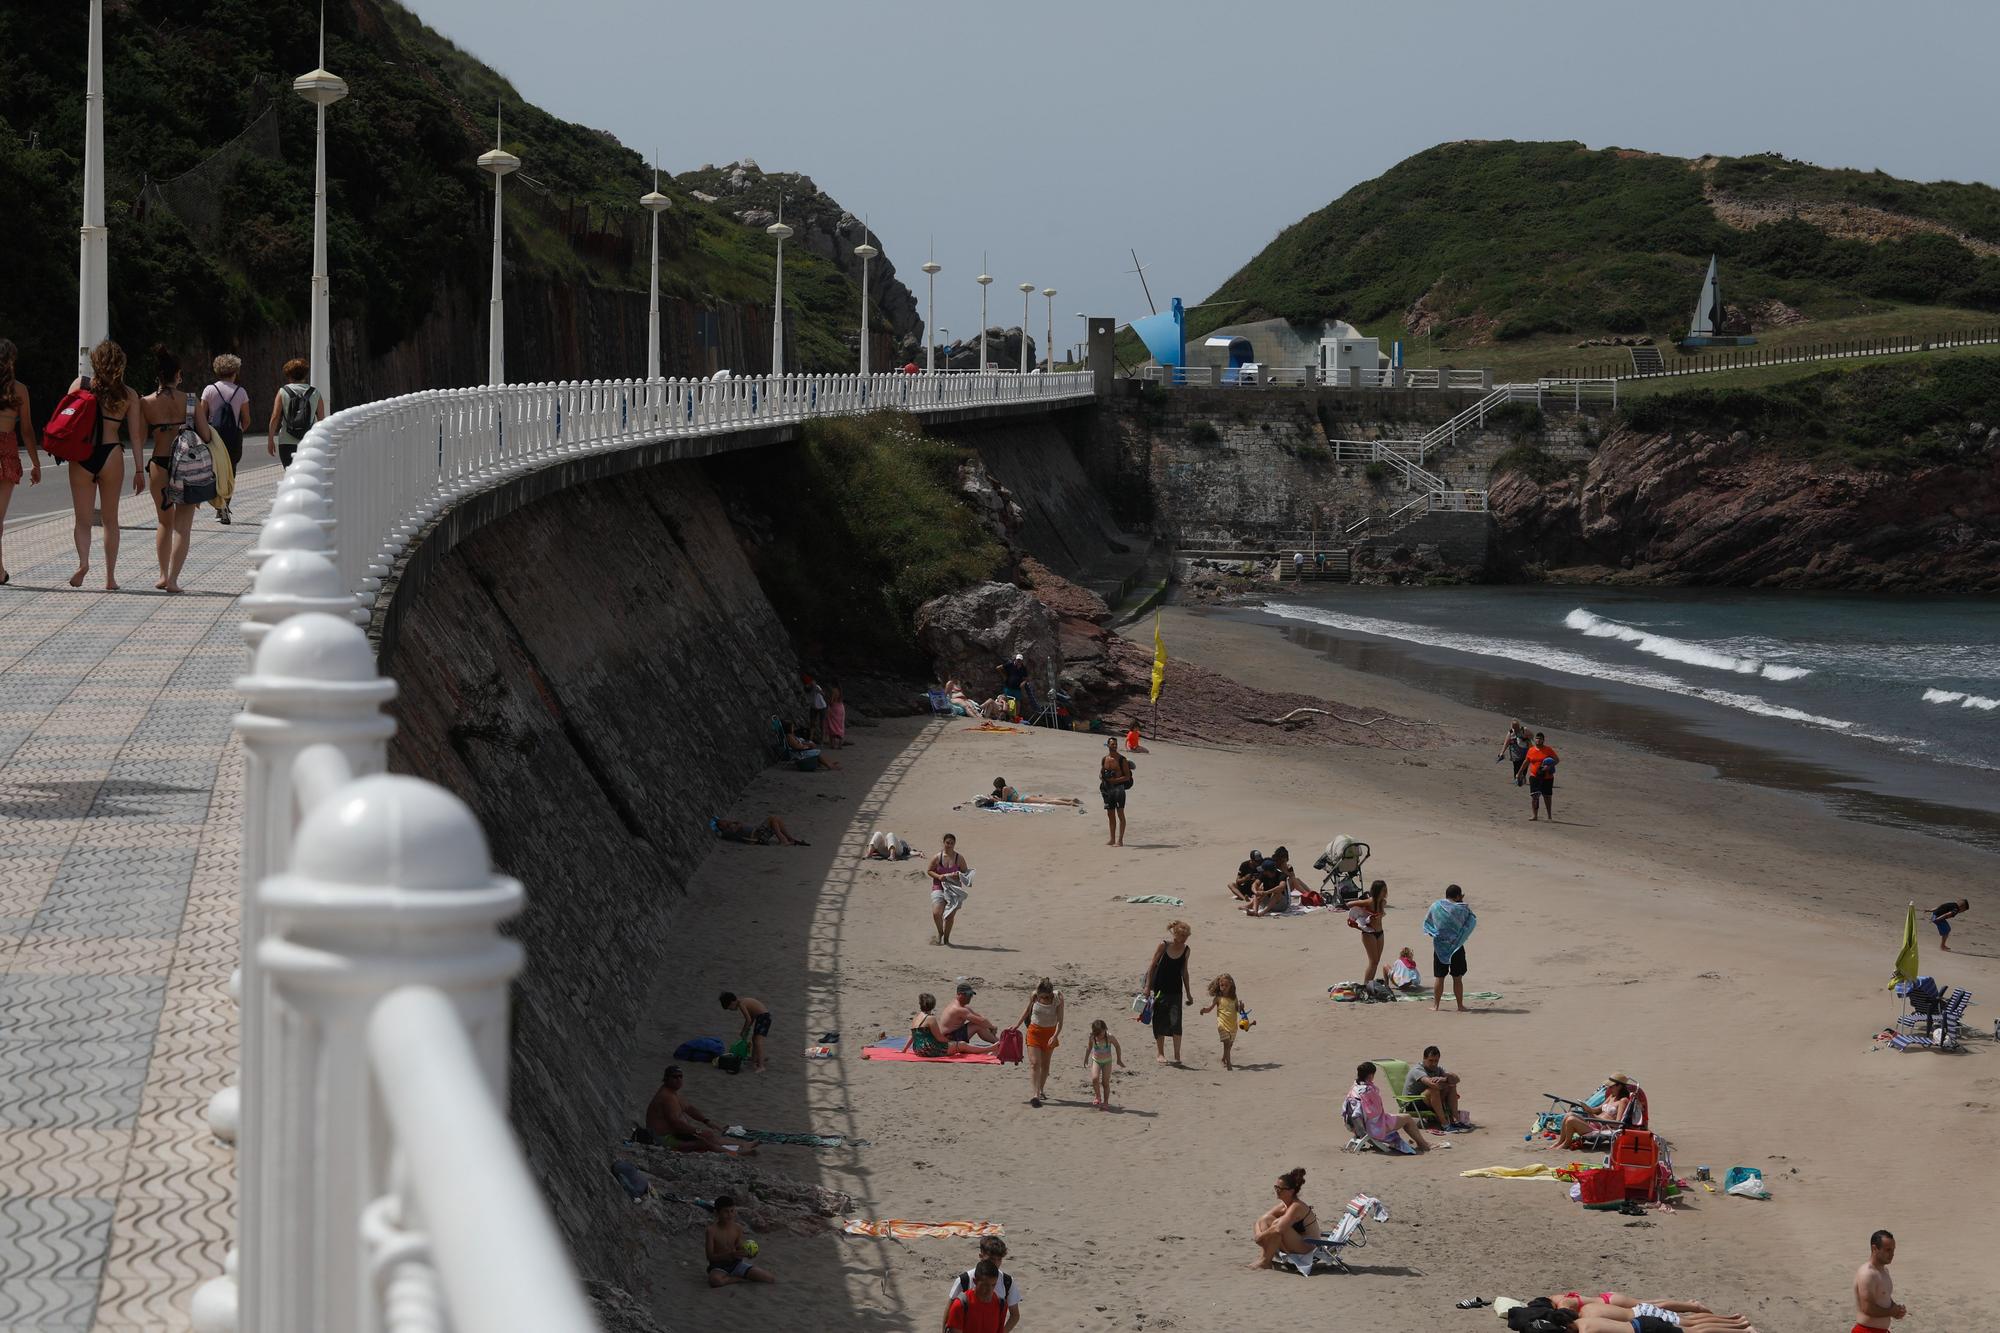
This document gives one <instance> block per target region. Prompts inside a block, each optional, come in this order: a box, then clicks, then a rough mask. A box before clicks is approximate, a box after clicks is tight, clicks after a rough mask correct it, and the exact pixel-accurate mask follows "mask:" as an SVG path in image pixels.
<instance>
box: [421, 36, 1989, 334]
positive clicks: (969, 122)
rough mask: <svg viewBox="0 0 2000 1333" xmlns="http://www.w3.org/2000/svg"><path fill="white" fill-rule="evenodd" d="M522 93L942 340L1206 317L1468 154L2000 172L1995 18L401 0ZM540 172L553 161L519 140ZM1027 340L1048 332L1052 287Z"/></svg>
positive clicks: (1946, 174) (1959, 175)
mask: <svg viewBox="0 0 2000 1333" xmlns="http://www.w3.org/2000/svg"><path fill="white" fill-rule="evenodd" d="M405 2H406V3H408V4H410V5H411V7H412V8H414V9H415V10H416V12H417V13H418V14H420V15H421V16H422V17H423V18H424V20H425V21H426V22H428V23H429V24H430V25H431V26H432V27H434V28H436V29H438V30H439V31H441V32H443V33H444V34H445V35H447V36H449V37H450V38H451V39H452V40H453V41H455V42H456V43H457V44H458V45H459V46H461V47H462V48H464V49H466V50H468V51H470V52H472V53H473V54H475V55H477V56H479V57H480V58H481V59H483V60H484V61H486V62H487V63H488V64H490V65H493V66H494V67H496V68H497V69H499V70H500V71H501V72H502V73H504V74H505V75H507V77H508V78H510V79H511V80H513V82H514V85H515V87H516V88H518V89H519V90H520V91H521V93H522V95H523V96H525V97H527V98H529V99H530V100H532V101H534V102H537V103H539V104H540V105H542V106H543V107H545V108H547V109H548V110H549V111H551V112H554V113H555V114H557V115H560V116H563V117H565V118H567V119H570V120H575V121H581V122H583V123H584V124H588V125H593V126H597V127H599V128H602V129H607V130H610V131H611V132H612V133H614V134H616V135H617V136H618V137H619V139H620V140H622V141H623V142H624V143H626V144H627V145H629V146H631V147H633V148H635V149H638V150H639V151H640V152H642V153H645V152H650V151H651V150H652V149H653V148H654V146H655V145H657V147H658V150H659V152H660V154H661V156H662V159H663V161H664V163H665V165H666V166H667V167H668V168H669V169H672V170H677V171H678V170H685V169H687V168H689V167H694V166H699V165H700V164H701V163H703V162H717V163H720V162H728V161H732V160H734V159H736V158H739V157H752V158H755V159H756V160H757V162H758V164H759V165H760V166H762V167H764V168H765V169H766V170H781V171H803V172H805V173H807V174H808V175H810V176H812V178H813V179H814V180H815V181H816V182H818V184H819V185H820V187H821V188H822V189H825V190H827V191H828V192H829V193H831V194H832V195H833V196H834V197H835V198H837V199H839V200H840V201H841V202H842V203H843V204H845V205H846V206H847V207H849V208H851V209H853V210H855V211H856V212H862V211H866V212H867V213H868V214H869V215H870V220H871V222H872V224H873V225H874V228H875V230H876V231H877V232H878V233H879V234H880V235H881V236H882V237H883V240H884V244H885V246H886V248H887V249H888V252H889V254H890V257H891V258H893V259H894V260H895V261H896V264H897V266H898V267H899V269H900V270H901V274H902V276H903V278H904V280H905V281H906V282H908V283H909V284H910V286H911V288H912V290H915V291H916V292H917V294H918V296H919V298H920V299H921V297H922V295H923V292H922V281H923V275H922V274H920V273H918V272H917V265H918V264H920V263H921V262H922V261H923V256H924V247H925V244H926V240H927V238H928V237H930V236H932V235H935V237H936V244H937V259H938V262H939V263H941V264H942V265H943V266H944V271H943V272H942V273H940V274H939V275H938V315H937V322H938V324H939V325H940V326H941V327H942V328H946V329H950V330H952V332H953V333H954V334H960V333H970V332H972V331H974V330H976V328H977V327H978V311H979V306H978V300H979V289H978V287H977V286H976V285H975V284H974V283H973V281H972V279H973V278H974V277H975V276H976V275H977V274H978V272H979V264H980V253H981V251H982V250H984V251H986V252H987V253H988V254H989V255H990V259H989V261H988V262H989V264H990V266H991V267H990V271H991V272H992V274H993V275H994V277H995V278H996V279H998V281H997V282H996V283H995V284H994V288H993V298H992V299H993V302H994V310H993V316H992V317H993V320H994V322H995V323H1000V322H1003V321H1004V322H1006V323H1009V324H1012V323H1015V322H1017V321H1018V320H1019V319H1020V314H1021V312H1020V306H1019V300H1020V294H1019V293H1018V292H1017V291H1015V290H1014V288H1015V285H1016V284H1017V283H1019V282H1021V281H1023V280H1026V281H1032V282H1033V283H1035V284H1036V286H1037V287H1038V288H1040V287H1046V286H1054V287H1056V288H1058V289H1059V291H1060V294H1059V295H1058V296H1057V298H1056V315H1057V325H1056V340H1057V343H1058V345H1060V344H1063V343H1066V342H1069V341H1073V340H1074V339H1076V338H1077V336H1078V327H1079V326H1078V322H1077V321H1076V320H1075V319H1074V318H1068V320H1067V323H1065V322H1064V320H1065V318H1066V317H1070V316H1073V314H1074V313H1075V312H1076V311H1079V310H1084V311H1089V312H1090V313H1092V314H1111V315H1116V316H1117V317H1118V318H1119V319H1121V320H1122V319H1129V318H1132V317H1133V316H1134V315H1143V314H1145V313H1146V310H1145V300H1144V297H1143V296H1142V295H1141V293H1140V289H1139V283H1138V280H1137V279H1136V278H1133V277H1131V276H1130V275H1128V274H1127V273H1126V272H1125V270H1127V269H1129V268H1130V267H1131V266H1132V261H1131V258H1130V257H1129V255H1128V254H1127V249H1128V247H1135V248H1137V250H1138V252H1139V256H1140V258H1141V259H1142V260H1144V261H1145V263H1146V265H1147V270H1148V271H1147V277H1148V279H1149V281H1150V282H1151V284H1152V289H1153V295H1154V297H1155V299H1157V300H1158V301H1160V302H1161V304H1162V305H1164V303H1165V301H1166V299H1167V298H1168V297H1171V296H1176V295H1178V296H1180V297H1182V298H1184V299H1185V300H1186V301H1188V302H1189V303H1190V304H1192V303H1193V302H1196V301H1199V300H1201V299H1202V298H1203V297H1204V296H1205V295H1207V294H1208V293H1209V292H1210V291H1212V290H1213V289H1214V288H1215V287H1216V286H1217V285H1218V284H1220V283H1221V282H1222V280H1223V279H1225V278H1226V277H1228V276H1229V275H1230V274H1231V273H1233V272H1234V271H1235V270H1236V269H1237V268H1238V267H1240V266H1241V265H1242V264H1243V263H1244V262H1245V261H1246V260H1248V259H1249V258H1250V257H1251V256H1252V255H1253V254H1255V253H1256V251H1257V250H1258V249H1260V248H1261V247H1262V246H1263V245H1264V243H1265V242H1266V241H1268V240H1269V239H1270V238H1271V237H1272V236H1274V235H1275V234H1276V233H1277V232H1278V231H1279V230H1280V229H1281V228H1283V227H1285V226H1286V225H1287V224H1289V223H1291V222H1293V221H1295V220H1296V219H1298V218H1299V217H1301V216H1303V215H1304V214H1306V213H1308V212H1310V211H1312V210H1313V209H1315V208H1318V207H1320V206H1321V205H1323V204H1325V203H1326V202H1328V201H1329V200H1331V199H1333V198H1335V197H1337V196H1338V195H1340V194H1341V193H1342V192H1343V191H1345V190H1347V189H1348V188H1349V187H1350V186H1352V185H1354V184H1356V183H1358V182H1360V181H1363V180H1367V179H1369V178H1370V177H1372V176H1375V175H1378V174H1380V173H1381V172H1382V171H1383V170H1385V169H1386V168H1388V167H1390V166H1392V165H1394V164H1395V163H1396V162H1398V161H1400V160H1402V159H1403V158H1405V157H1407V156H1409V155H1410V154H1411V153H1414V152H1417V151H1419V150H1421V149H1424V148H1427V147H1429V146H1431V145H1432V144H1435V143H1438V142H1441V141H1444V140H1450V139H1475V138H1477V139H1580V140H1583V141H1584V142H1586V143H1588V144H1590V145H1591V146H1593V147H1602V146H1606V145H1617V146H1620V147H1627V148H1642V149H1649V150H1653V151H1656V152H1665V153H1673V154H1678V155H1683V156H1690V157H1692V156H1695V155H1697V154H1700V153H1705V152H1716V153H1752V152H1762V151H1766V150H1771V151H1777V152H1782V153H1784V154H1785V155H1786V156H1788V157H1797V158H1805V159H1807V160H1809V161H1813V162H1818V163H1822V164H1824V165H1828V166H1852V167H1861V168H1871V169H1872V168H1877V167H1879V168H1881V169H1882V170H1884V171H1888V172H1890V173H1892V174H1894V175H1898V176H1906V177H1912V178H1916V179H1920V180H1937V179H1952V180H1978V181H1986V182H1989V183H2000V135H1996V134H1995V132H1994V129H1995V125H1994V120H1995V117H1994V112H1993V101H1992V98H1993V82H1994V75H1993V62H1994V59H1995V57H1996V55H1997V54H2000V3H1996V0H1947V2H1946V3H1932V4H1924V5H1898V4H1885V3H1880V2H1879V0H1878V2H1877V3H1870V4H1861V3H1844V2H1842V0H1727V2H1725V3H1716V2H1713V0H1653V2H1652V3H1646V4H1625V3H1604V2H1603V0H1588V2H1586V0H1540V2H1537V3H1501V2H1500V0H1482V2H1481V3H1477V4H1471V3H1467V4H1416V3H1373V4H1367V5H1359V4H1349V3H1341V2H1337V0H1252V2H1251V3H1233V4H1194V3H1184V2H1183V0H1167V2H1166V3H1148V4H1139V3H1131V2H1129V0H1072V3H1068V4H1055V3H1050V2H1049V0H1021V2H1020V3H1014V4H1008V5H990V4H989V5H968V4H952V3H935V2H934V3H930V4H910V3H896V2H893V0H891V2H886V3H875V4H870V5H859V4H852V3H833V2H829V0H782V2H780V0H766V2H758V0H721V2H711V3H693V4H688V3H679V4H669V3H662V0H560V3H557V4H551V3H549V2H548V0H405ZM524 153H525V156H526V157H527V159H528V166H529V169H530V170H532V169H533V156H534V146H533V145H532V144H529V145H527V146H526V148H525V149H524ZM1034 304H1035V307H1036V309H1035V310H1034V320H1033V322H1032V327H1035V328H1039V327H1040V326H1041V324H1042V322H1043V320H1044V314H1043V306H1044V302H1043V301H1042V298H1041V296H1040V295H1039V293H1038V294H1037V295H1036V297H1035V302H1034Z"/></svg>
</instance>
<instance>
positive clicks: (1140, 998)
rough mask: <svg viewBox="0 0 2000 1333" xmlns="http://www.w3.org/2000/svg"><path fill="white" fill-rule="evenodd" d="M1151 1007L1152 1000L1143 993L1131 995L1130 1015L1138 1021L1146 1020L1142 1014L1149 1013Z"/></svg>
mask: <svg viewBox="0 0 2000 1333" xmlns="http://www.w3.org/2000/svg"><path fill="white" fill-rule="evenodd" d="M1152 1008H1153V1002H1152V1001H1151V1000H1149V999H1147V998H1146V997H1145V996H1144V995H1134V996H1133V997H1132V1004H1131V1009H1132V1017H1134V1018H1136V1019H1138V1020H1139V1021H1140V1022H1142V1023H1143V1022H1145V1021H1146V1019H1145V1017H1144V1015H1146V1014H1149V1013H1151V1012H1152Z"/></svg>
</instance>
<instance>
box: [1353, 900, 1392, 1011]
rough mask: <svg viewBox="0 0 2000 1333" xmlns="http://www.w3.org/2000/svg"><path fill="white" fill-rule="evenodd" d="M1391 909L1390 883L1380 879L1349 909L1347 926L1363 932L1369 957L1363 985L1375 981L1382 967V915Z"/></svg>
mask: <svg viewBox="0 0 2000 1333" xmlns="http://www.w3.org/2000/svg"><path fill="white" fill-rule="evenodd" d="M1388 908H1389V881H1388V880H1386V879H1378V880H1376V881H1375V882H1374V883H1373V884H1370V885H1369V886H1368V896H1367V897H1366V898H1357V899H1355V900H1354V903H1353V904H1352V905H1351V906H1350V907H1349V908H1348V909H1347V924H1348V925H1350V926H1352V927H1354V928H1355V929H1356V930H1358V931H1360V932H1361V947H1362V949H1363V950H1364V951H1365V952H1366V953H1367V955H1368V970H1367V971H1366V972H1365V973H1363V974H1362V977H1361V984H1362V985H1364V986H1366V985H1367V984H1368V983H1369V982H1371V981H1373V980H1375V973H1376V972H1377V971H1378V970H1379V969H1380V968H1381V966H1382V915H1383V913H1384V912H1386V911H1387V910H1388Z"/></svg>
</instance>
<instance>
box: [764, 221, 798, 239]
mask: <svg viewBox="0 0 2000 1333" xmlns="http://www.w3.org/2000/svg"><path fill="white" fill-rule="evenodd" d="M764 234H765V235H766V236H773V237H776V238H777V239H778V240H780V241H782V240H784V239H786V238H787V237H789V236H790V235H791V234H792V229H791V228H790V227H787V226H786V225H785V224H784V223H782V222H773V223H772V224H771V225H770V226H768V227H766V228H764Z"/></svg>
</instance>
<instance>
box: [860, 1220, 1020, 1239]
mask: <svg viewBox="0 0 2000 1333" xmlns="http://www.w3.org/2000/svg"><path fill="white" fill-rule="evenodd" d="M840 1229H841V1230H842V1231H843V1232H845V1233H846V1234H848V1235H850V1236H889V1237H893V1238H895V1239H896V1240H916V1239H918V1238H919V1237H923V1236H929V1237H932V1238H933V1239H937V1240H949V1239H953V1238H955V1237H959V1236H998V1235H1000V1234H1001V1233H1002V1231H1003V1230H1004V1228H1002V1227H1001V1225H1000V1224H999V1223H998V1222H905V1221H904V1220H903V1219H902V1218H900V1217H885V1218H882V1219H881V1220H879V1221H877V1220H875V1219H874V1218H868V1217H850V1218H848V1219H847V1220H846V1221H844V1222H842V1223H841V1224H840Z"/></svg>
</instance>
